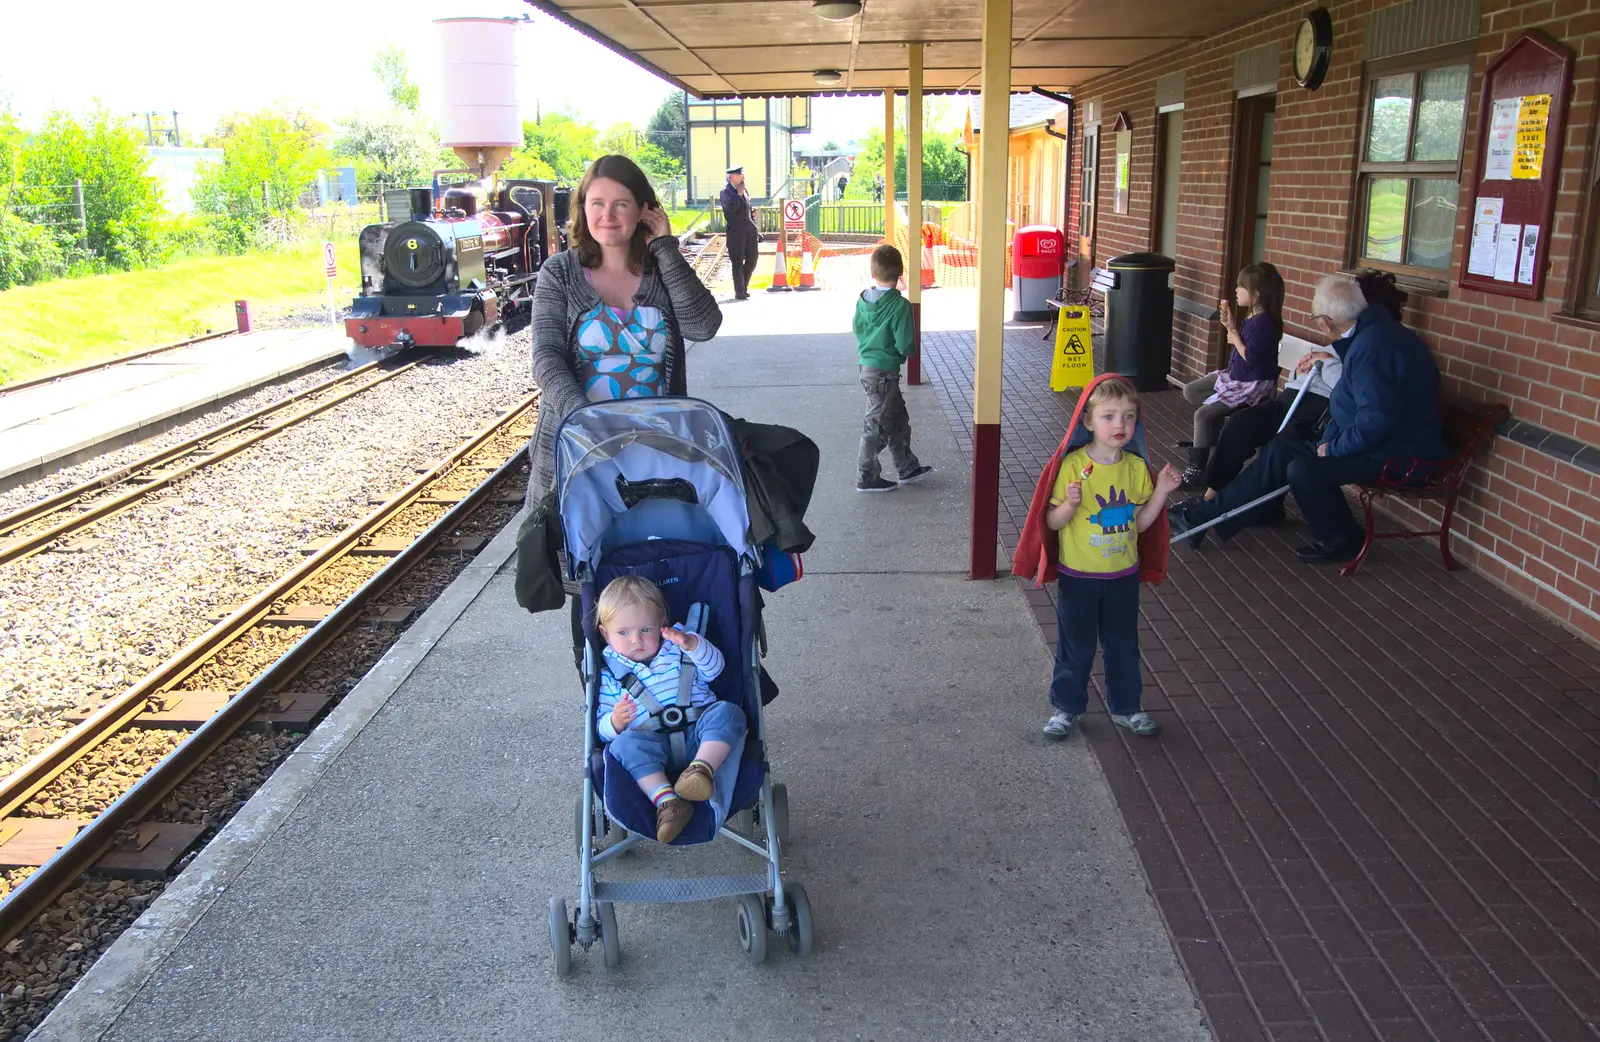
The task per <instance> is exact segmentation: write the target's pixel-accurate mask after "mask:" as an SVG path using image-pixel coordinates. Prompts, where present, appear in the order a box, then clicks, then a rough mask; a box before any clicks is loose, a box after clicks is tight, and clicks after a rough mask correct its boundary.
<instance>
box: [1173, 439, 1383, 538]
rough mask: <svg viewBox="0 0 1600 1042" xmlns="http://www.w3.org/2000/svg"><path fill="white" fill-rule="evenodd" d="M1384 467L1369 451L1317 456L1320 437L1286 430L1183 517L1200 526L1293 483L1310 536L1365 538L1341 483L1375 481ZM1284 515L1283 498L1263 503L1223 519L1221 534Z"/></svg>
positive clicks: (1225, 534) (1230, 532)
mask: <svg viewBox="0 0 1600 1042" xmlns="http://www.w3.org/2000/svg"><path fill="white" fill-rule="evenodd" d="M1382 470H1383V464H1382V463H1381V462H1379V461H1377V460H1374V459H1373V458H1371V457H1370V456H1318V455H1317V443H1316V442H1314V441H1306V440H1304V439H1303V438H1300V437H1297V436H1295V435H1293V434H1290V433H1288V432H1285V433H1283V434H1280V435H1278V436H1277V437H1276V438H1274V439H1272V441H1271V442H1270V443H1269V444H1268V445H1267V447H1266V448H1265V449H1264V450H1262V452H1261V455H1259V456H1257V457H1256V461H1255V462H1254V463H1252V464H1250V466H1248V467H1246V468H1245V470H1244V473H1242V474H1240V475H1239V476H1238V477H1237V478H1235V479H1234V480H1232V481H1230V482H1228V486H1227V487H1226V488H1224V489H1223V490H1222V493H1221V494H1220V495H1219V496H1217V498H1216V499H1213V500H1209V501H1205V502H1201V501H1195V502H1194V504H1193V505H1192V506H1190V507H1188V508H1186V509H1185V511H1184V516H1186V517H1187V518H1188V519H1189V521H1190V523H1191V524H1196V525H1198V524H1201V523H1203V522H1206V521H1210V520H1212V519H1213V518H1217V517H1221V516H1222V515H1223V513H1225V512H1226V511H1229V510H1232V509H1234V508H1235V507H1240V506H1243V505H1244V504H1246V503H1248V502H1250V501H1251V500H1252V499H1255V498H1257V497H1259V496H1263V495H1266V494H1267V493H1268V492H1271V491H1273V490H1274V489H1279V488H1282V487H1283V486H1285V485H1289V486H1290V487H1291V489H1292V491H1293V493H1294V498H1295V502H1296V503H1298V504H1299V505H1300V513H1302V514H1304V515H1305V518H1306V523H1307V524H1309V525H1310V526H1311V535H1312V536H1313V537H1314V538H1315V539H1316V540H1317V541H1318V542H1322V543H1330V544H1332V543H1347V542H1351V541H1354V540H1359V539H1361V538H1362V537H1363V536H1364V535H1365V534H1366V529H1365V528H1364V527H1363V526H1362V525H1361V524H1359V523H1358V522H1357V521H1356V519H1355V517H1354V516H1352V515H1351V513H1350V506H1349V504H1348V503H1346V502H1345V498H1344V493H1343V492H1342V491H1341V486H1344V485H1352V484H1365V483H1368V482H1372V481H1376V480H1377V479H1378V475H1379V473H1381V472H1382ZM1282 517H1283V502H1282V500H1277V501H1274V502H1271V503H1263V504H1262V505H1261V506H1258V507H1256V508H1255V509H1253V510H1247V511H1245V512H1244V513H1242V514H1239V515H1238V516H1236V517H1232V518H1229V519H1228V520H1227V521H1224V522H1222V524H1220V525H1218V526H1217V528H1216V533H1217V535H1218V536H1220V537H1222V538H1223V539H1231V538H1233V537H1234V536H1235V535H1238V534H1239V531H1240V530H1241V529H1243V528H1245V527H1246V526H1249V525H1265V524H1272V523H1273V522H1275V521H1278V520H1280V519H1281V518H1282Z"/></svg>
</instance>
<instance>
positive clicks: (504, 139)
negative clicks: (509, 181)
mask: <svg viewBox="0 0 1600 1042" xmlns="http://www.w3.org/2000/svg"><path fill="white" fill-rule="evenodd" d="M433 24H434V25H436V26H438V27H439V54H440V70H439V71H440V91H439V93H440V98H441V99H442V103H441V108H440V112H439V129H440V137H441V138H442V139H443V142H444V144H445V145H446V146H448V147H449V148H450V149H452V150H453V151H454V152H455V154H456V155H458V156H460V157H461V160H462V162H463V163H465V164H466V165H467V166H468V167H470V168H472V169H474V170H477V171H479V173H480V174H482V175H485V176H487V175H489V174H492V173H494V172H495V171H496V170H498V169H500V165H501V164H502V163H504V162H505V161H506V159H507V157H509V156H510V155H511V153H512V152H513V151H515V150H516V149H517V148H518V147H519V146H521V144H522V121H521V118H520V117H519V115H518V112H517V26H518V25H520V24H521V19H516V18H440V19H436V20H435V21H434V23H433Z"/></svg>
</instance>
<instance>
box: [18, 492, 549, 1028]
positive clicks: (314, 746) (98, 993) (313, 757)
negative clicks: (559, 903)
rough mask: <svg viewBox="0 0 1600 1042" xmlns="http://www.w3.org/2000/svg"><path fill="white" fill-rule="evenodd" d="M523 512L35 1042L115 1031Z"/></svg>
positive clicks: (498, 553)
mask: <svg viewBox="0 0 1600 1042" xmlns="http://www.w3.org/2000/svg"><path fill="white" fill-rule="evenodd" d="M522 517H523V512H518V514H517V516H515V517H513V518H512V519H511V521H510V522H509V523H507V525H506V526H505V528H503V529H501V530H500V532H499V534H498V535H496V536H495V537H494V539H493V540H491V541H490V543H489V545H488V546H487V547H485V548H484V550H483V552H482V553H480V554H479V555H478V556H477V557H476V558H475V559H474V560H473V561H472V563H471V564H469V565H468V566H467V567H466V569H465V570H464V571H463V572H462V573H461V574H460V575H458V576H456V578H455V580H454V581H452V582H451V584H450V585H449V586H447V587H446V588H445V590H444V592H443V593H442V594H440V595H439V599H438V600H436V601H434V603H433V605H432V606H431V607H429V608H428V610H427V611H426V612H424V613H423V615H422V618H420V619H418V620H417V622H416V624H415V625H414V626H412V627H411V628H410V629H409V630H407V631H406V632H405V633H404V634H403V635H402V636H401V638H400V639H399V640H398V641H397V642H396V643H395V644H394V646H393V647H391V648H390V649H389V650H388V651H387V652H386V653H385V654H384V656H383V658H381V659H379V660H378V663H377V665H375V666H373V667H372V669H371V670H370V671H369V672H368V673H367V675H366V676H365V677H363V678H362V679H361V682H360V683H358V684H357V685H356V686H355V688H353V689H352V690H351V691H350V693H349V694H348V695H346V696H345V697H344V700H343V701H341V702H340V703H339V705H338V706H337V707H336V708H335V709H334V710H333V712H332V713H330V714H329V715H328V717H327V718H326V719H325V720H323V722H322V723H321V724H320V725H318V727H317V728H316V730H314V731H313V732H312V733H311V734H309V735H307V736H306V739H305V741H303V742H301V743H300V746H299V747H298V748H296V749H295V750H294V752H292V753H290V754H289V757H288V759H286V760H285V761H284V762H283V764H282V766H280V767H279V768H278V769H277V770H276V771H275V772H273V774H272V776H271V777H270V778H268V779H267V782H266V784H265V785H263V786H262V787H261V788H260V789H259V790H258V791H257V792H256V794H255V795H254V796H252V797H250V799H249V801H248V802H247V803H246V804H245V805H244V807H243V808H241V809H240V811H239V813H238V814H236V815H234V816H233V818H232V820H230V821H229V822H228V823H227V824H226V825H224V826H223V828H222V831H221V832H219V833H218V834H217V835H216V837H215V838H214V839H212V841H211V842H210V843H209V844H207V845H206V847H205V848H204V849H203V850H201V851H200V853H199V854H198V855H197V856H196V857H195V859H194V861H192V862H191V863H190V864H189V866H188V867H187V868H185V869H184V870H183V871H182V872H180V873H179V874H178V877H177V878H176V879H174V880H173V881H172V882H171V883H170V884H168V886H167V889H166V890H164V891H163V892H162V894H161V896H160V897H158V898H156V900H155V901H154V902H153V903H152V904H151V905H150V907H149V908H147V909H145V911H144V914H143V915H141V916H139V918H138V919H137V920H135V921H134V923H133V924H132V925H131V926H129V927H128V929H126V930H125V931H123V933H122V936H120V937H118V938H117V939H116V941H115V942H114V943H113V944H112V945H111V947H110V948H108V949H106V952H105V954H103V955H102V956H100V958H99V959H98V960H96V961H95V964H94V966H92V967H91V968H90V970H89V972H88V973H85V974H84V975H83V977H82V978H80V979H79V981H78V983H77V984H76V985H74V986H73V988H72V990H71V991H70V992H68V993H67V995H66V997H65V998H63V999H62V1000H61V1001H60V1002H59V1003H57V1004H56V1007H55V1008H54V1009H53V1010H51V1012H50V1015H49V1016H47V1017H46V1018H45V1019H44V1021H43V1022H42V1023H41V1024H40V1025H39V1026H38V1027H37V1028H36V1029H35V1030H34V1032H33V1033H32V1034H31V1035H29V1036H28V1038H29V1042H91V1040H93V1039H98V1038H100V1037H101V1036H102V1035H104V1034H105V1032H106V1031H108V1030H110V1029H111V1027H112V1025H113V1024H114V1023H115V1022H116V1020H117V1017H119V1016H120V1015H121V1014H122V1011H123V1009H124V1008H125V1007H126V1006H127V1004H128V1002H129V1001H130V1000H131V999H132V997H133V996H134V994H135V993H137V992H138V990H139V989H140V988H142V987H143V986H144V984H145V983H146V982H147V981H148V980H149V979H150V978H151V976H152V975H153V974H154V973H155V971H156V969H157V968H158V967H159V966H160V964H161V962H162V961H163V960H164V959H166V957H167V956H168V955H170V954H171V953H172V951H173V949H175V948H176V947H177V945H178V942H179V941H181V940H182V939H183V937H184V935H185V934H187V933H188V931H189V929H190V928H191V927H192V926H193V925H194V924H195V923H196V922H198V921H199V920H200V918H201V917H202V916H203V915H205V913H206V911H207V910H208V909H209V908H210V907H211V905H212V904H213V903H214V902H215V901H216V899H217V897H218V896H219V895H220V894H222V892H223V891H224V890H226V889H227V887H228V885H229V883H231V882H232V880H234V879H235V878H237V877H238V875H239V874H240V873H241V872H242V871H244V869H245V867H246V866H247V865H249V863H250V862H251V860H253V859H254V857H255V855H256V853H257V852H258V851H259V850H260V849H261V848H262V846H263V845H264V844H265V843H266V842H267V841H268V840H269V839H271V838H272V836H273V835H274V834H275V833H276V832H277V831H278V829H279V828H281V827H282V825H283V824H284V822H285V821H286V820H287V819H288V817H289V815H290V814H292V813H293V812H294V810H295V808H296V807H298V806H299V805H300V803H301V801H302V800H303V799H304V798H305V797H306V795H307V794H309V793H310V791H311V789H312V788H313V787H314V786H315V785H316V784H317V782H318V781H319V780H320V779H321V778H322V776H323V774H324V773H325V772H326V771H327V769H328V767H329V766H330V765H331V764H332V763H333V762H334V761H335V760H337V759H338V758H339V756H340V754H341V753H343V751H344V750H345V748H346V747H348V746H349V745H350V743H351V742H352V741H353V740H354V739H355V737H356V735H358V734H360V733H361V731H362V729H363V728H364V727H366V725H367V724H368V723H369V722H370V721H371V720H372V719H373V718H374V717H375V716H377V714H378V711H379V710H380V709H382V708H383V707H384V705H385V704H386V703H387V702H388V700H389V698H390V696H392V695H393V694H394V693H395V692H396V691H397V690H399V688H400V685H401V684H403V683H404V682H405V680H406V678H407V677H409V676H410V675H411V673H412V671H413V670H415V669H416V668H417V666H418V665H419V664H420V663H421V662H422V660H423V658H424V656H426V655H427V653H428V651H429V650H430V649H431V648H432V647H433V646H434V645H435V644H436V643H438V641H439V639H440V638H441V637H443V636H444V634H445V632H446V631H448V630H449V629H450V627H451V626H453V625H454V624H455V622H456V620H457V619H459V618H460V617H461V615H462V613H463V612H465V611H466V610H467V607H468V606H469V605H470V604H471V603H472V602H473V600H475V599H476V598H477V596H478V594H480V593H482V592H483V590H484V588H485V587H487V586H488V585H489V582H490V580H491V579H493V578H494V576H495V574H496V573H498V572H499V571H500V568H501V566H503V565H504V564H505V563H506V562H507V561H509V560H510V559H511V557H512V554H514V553H515V552H516V533H517V526H518V525H520V524H521V523H522Z"/></svg>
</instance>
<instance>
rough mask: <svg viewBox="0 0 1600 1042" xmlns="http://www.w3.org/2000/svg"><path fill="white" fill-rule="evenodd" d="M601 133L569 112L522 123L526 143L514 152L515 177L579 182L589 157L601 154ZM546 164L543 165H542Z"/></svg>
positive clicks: (509, 166)
mask: <svg viewBox="0 0 1600 1042" xmlns="http://www.w3.org/2000/svg"><path fill="white" fill-rule="evenodd" d="M601 154H602V153H601V151H600V147H599V134H598V133H597V132H596V131H595V128H594V127H592V126H590V125H589V124H587V123H579V122H578V121H577V120H575V119H573V118H572V116H570V115H568V114H567V113H565V112H556V113H552V114H550V115H548V116H545V117H544V118H543V119H541V120H539V121H538V122H537V123H524V124H522V147H521V148H519V149H518V150H517V151H515V152H513V153H512V154H511V159H510V160H509V161H508V162H507V164H506V168H507V169H508V170H509V171H512V173H509V174H508V175H507V176H511V177H545V178H555V179H557V180H560V181H565V182H568V183H571V184H576V183H577V182H578V181H579V180H580V179H581V178H582V177H583V171H584V169H585V168H587V166H588V165H589V161H590V160H591V159H594V158H595V157H596V156H598V155H601ZM541 164H542V165H541Z"/></svg>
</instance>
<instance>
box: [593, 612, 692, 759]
mask: <svg viewBox="0 0 1600 1042" xmlns="http://www.w3.org/2000/svg"><path fill="white" fill-rule="evenodd" d="M600 654H601V658H602V659H603V660H604V661H605V666H606V668H605V669H603V670H601V671H600V705H599V707H598V708H597V709H596V710H595V727H596V729H597V730H598V731H599V732H600V740H601V741H602V742H609V741H611V740H612V739H614V738H616V737H617V729H616V728H615V727H613V726H611V711H612V710H613V709H615V708H616V706H617V703H618V702H620V701H622V696H623V695H624V694H626V692H625V691H623V689H622V678H623V677H625V676H627V675H628V674H629V673H632V674H633V675H634V676H636V677H638V678H639V683H641V684H643V685H644V686H645V690H646V691H649V692H650V694H651V695H653V696H655V700H656V701H657V702H660V703H661V704H662V706H670V705H677V704H678V679H679V676H680V675H681V672H682V670H683V660H684V659H688V660H689V662H690V663H691V664H692V665H693V667H694V670H695V677H694V687H692V688H691V689H690V691H689V704H690V705H694V706H704V705H710V704H711V703H713V702H715V701H716V700H717V696H715V695H713V694H712V693H711V686H710V685H711V682H712V681H713V680H715V679H717V677H718V676H720V675H721V673H722V665H723V659H722V652H720V651H718V650H717V648H716V646H715V645H714V644H712V643H711V642H710V641H709V640H706V639H705V638H704V637H701V638H700V642H699V644H698V645H697V646H696V647H695V649H694V651H692V652H691V651H684V650H683V649H682V648H680V647H678V645H676V644H674V643H672V642H671V641H662V642H661V650H660V651H658V652H656V657H655V658H653V659H651V660H650V661H649V662H634V661H632V660H630V659H627V658H624V657H623V656H621V655H619V654H617V653H616V652H615V651H612V650H611V649H610V648H609V647H608V648H605V649H603V650H602V651H601V653H600ZM643 722H644V707H643V706H640V707H639V715H638V716H636V717H634V718H633V723H632V724H631V725H630V728H632V727H638V726H640V725H641V724H642V723H643Z"/></svg>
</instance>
